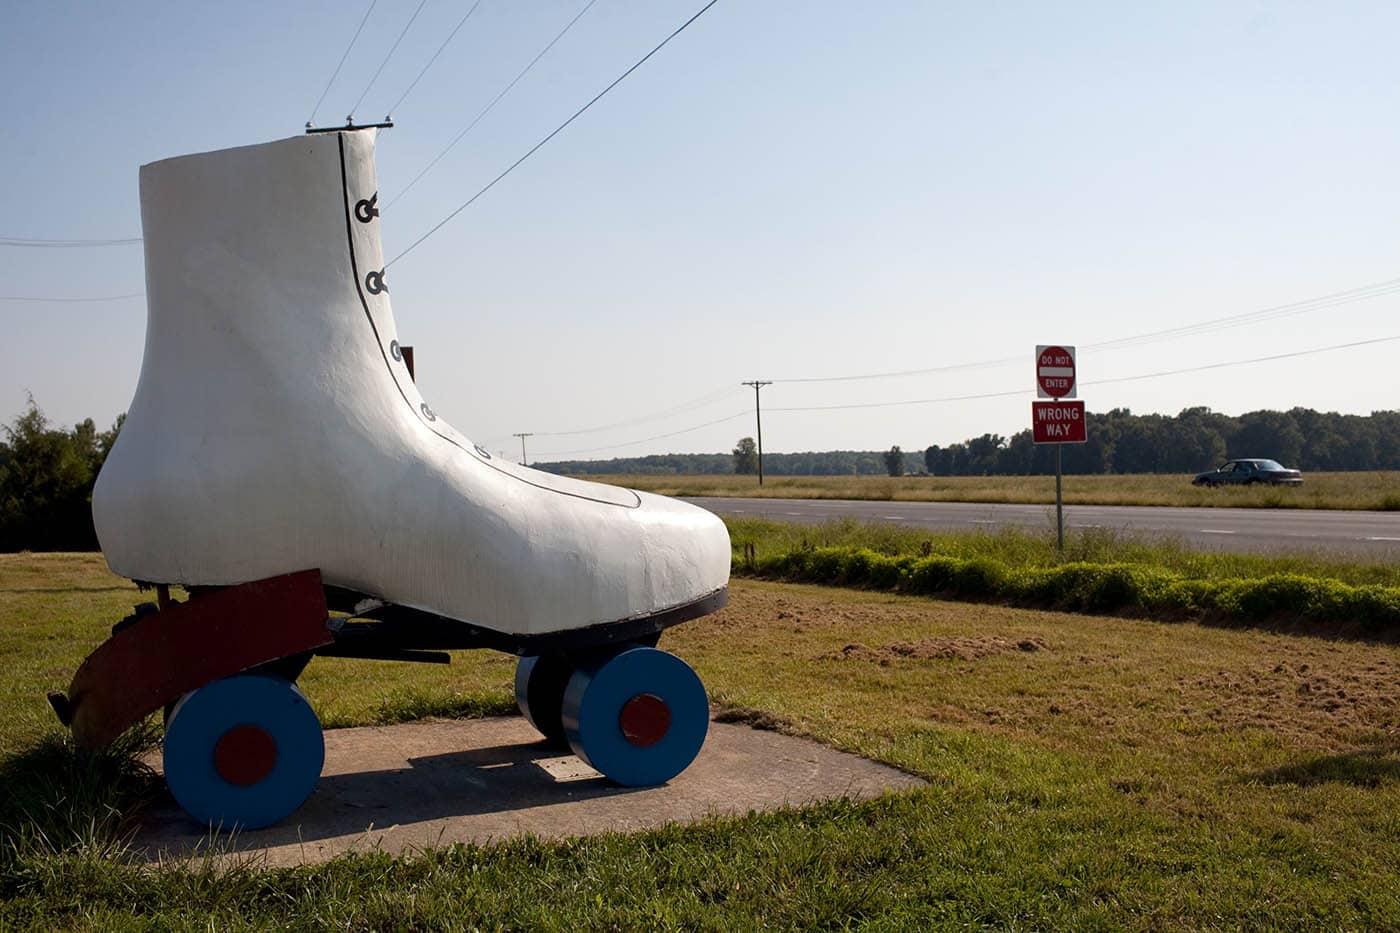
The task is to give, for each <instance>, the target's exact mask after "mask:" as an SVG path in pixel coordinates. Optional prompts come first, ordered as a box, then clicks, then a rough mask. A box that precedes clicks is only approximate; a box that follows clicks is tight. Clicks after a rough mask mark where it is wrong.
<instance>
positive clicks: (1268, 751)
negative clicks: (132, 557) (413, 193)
mask: <svg viewBox="0 0 1400 933" xmlns="http://www.w3.org/2000/svg"><path fill="white" fill-rule="evenodd" d="M137 598H138V597H137V594H136V593H135V590H134V589H133V588H130V587H128V586H126V585H125V584H123V583H122V582H121V581H117V580H114V579H113V578H112V577H110V576H109V575H107V574H106V572H105V570H103V568H102V567H101V565H100V559H99V558H96V557H94V556H68V555H55V556H44V557H30V556H25V555H20V556H11V557H0V658H2V659H3V660H4V662H5V664H6V667H5V670H6V672H7V673H6V677H5V679H4V683H3V684H0V689H3V690H4V691H5V693H4V698H5V700H6V702H4V703H3V704H0V741H3V742H4V751H3V753H2V754H0V757H3V765H0V767H3V769H4V773H3V777H4V780H5V783H4V785H3V787H4V788H5V790H7V791H13V789H14V788H15V787H16V786H24V787H28V788H30V789H32V788H33V787H34V786H36V785H38V784H45V783H47V784H48V785H50V788H49V790H48V794H49V796H48V798H47V800H48V802H49V803H50V804H53V805H54V807H55V808H57V809H58V810H61V808H62V805H63V801H65V800H67V801H68V803H69V804H70V809H69V810H68V811H67V812H64V813H62V815H61V816H55V815H50V816H45V815H44V814H43V813H37V814H36V813H27V814H26V813H23V812H20V811H17V810H16V809H15V808H14V804H15V803H16V801H14V800H10V802H9V804H10V805H9V806H8V807H7V809H6V810H5V811H4V812H5V813H6V814H7V815H8V816H9V819H10V820H11V821H13V820H15V819H16V818H18V819H19V821H20V823H19V825H14V823H13V822H9V823H7V824H6V827H5V828H4V829H3V830H0V847H3V848H2V849H0V928H8V927H26V926H27V927H34V928H41V929H50V928H55V927H62V928H82V929H102V930H111V929H149V928H160V929H195V928H199V929H208V928H217V929H268V928H292V929H311V928H315V929H321V928H326V927H333V928H344V929H357V930H358V929H366V930H368V929H428V928H434V929H435V928H449V929H469V928H478V927H479V928H512V929H580V928H582V929H598V928H605V929H668V928H670V929H679V928H687V929H690V928H707V929H726V930H727V929H761V928H781V929H813V928H841V927H846V926H858V925H859V926H870V927H874V928H877V929H927V928H930V927H940V926H968V925H977V926H993V927H1011V928H1037V929H1040V928H1085V927H1112V928H1121V927H1132V928H1138V929H1154V930H1155V929H1173V928H1191V929H1196V928H1201V927H1240V926H1246V927H1269V928H1296V929H1311V928H1317V927H1319V926H1326V927H1340V928H1372V929H1377V928H1395V927H1397V926H1400V899H1397V891H1400V877H1398V876H1397V875H1398V874H1400V865H1397V858H1396V853H1397V852H1400V738H1397V737H1400V695H1397V690H1400V687H1397V684H1400V648H1397V647H1395V646H1391V645H1377V644H1367V643H1361V642H1333V641H1327V640H1322V639H1315V638H1307V637H1300V636H1291V635H1283V634H1277V633H1271V632H1265V631H1258V630H1250V629H1222V628H1203V627H1200V626H1197V625H1193V624H1163V623H1156V622H1146V621H1134V620H1125V619H1116V618H1106V617H1100V616H1093V615H1085V614H1064V613H1055V612H1039V611H1028V610H1022V609H1015V608H1008V607H1003V606H992V605H981V604H965V603H952V602H946V601H941V600H930V599H924V598H911V597H906V596H897V595H890V594H883V593H872V592H859V591H852V590H841V589H830V588H816V587H809V586H794V585H784V584H773V583H764V582H756V581H746V580H738V581H735V584H734V587H733V598H732V602H731V605H730V607H729V608H727V609H726V610H724V611H723V612H721V613H718V614H716V615H714V616H711V617H708V618H706V619H702V620H697V621H696V622H693V623H689V624H687V625H684V626H681V627H679V628H677V629H675V630H672V631H671V632H668V633H667V635H666V636H665V639H664V640H663V643H662V645H663V647H666V648H668V649H670V650H673V651H675V652H677V653H678V654H680V655H681V656H682V657H685V658H686V659H687V660H688V661H690V662H691V663H692V664H694V665H695V666H696V668H697V670H699V671H700V673H701V675H702V676H703V678H704V679H705V682H706V684H707V686H708V688H709V690H710V693H711V696H712V698H713V699H714V700H715V701H716V702H717V703H719V704H722V705H724V706H726V707H729V708H732V709H736V710H751V711H759V713H757V714H752V715H762V716H763V717H764V718H766V719H767V720H768V721H769V723H770V724H771V725H773V726H775V727H779V728H783V729H786V730H789V731H792V732H795V733H799V734H805V735H810V736H813V737H815V738H817V739H819V740H820V741H823V742H827V743H830V744H833V745H836V746H838V747H842V748H847V749H850V750H852V751H856V752H859V753H861V754H865V755H868V756H870V757H873V758H877V759H880V760H883V761H886V762H889V763H891V764H893V765H896V766H898V767H901V768H904V769H907V770H909V771H911V772H913V773H916V774H919V775H921V776H923V777H925V778H926V779H927V780H928V781H929V782H930V783H929V786H928V787H927V788H926V789H923V790H920V791H917V792H913V793H907V794H901V795H894V796H888V797H885V798H882V799H879V800H876V801H872V802H869V803H863V804H851V803H845V802H834V803H830V804H826V805H822V806H817V807H810V808H804V809H801V810H793V811H785V812H781V813H775V814H763V815H753V816H748V817H743V818H734V819H723V820H711V821H707V822H704V823H701V824H698V825H694V826H678V827H670V828H667V829H663V830H660V831H655V832H648V833H642V834H636V835H609V836H601V837H595V838H590V839H578V840H569V841H564V842H550V843H546V842H541V841H538V840H533V839H517V840H512V841H507V842H503V843H500V844H496V845H491V846H484V847H481V846H459V847H453V848H447V849H442V850H436V851H429V852H427V853H424V854H422V855H419V856H416V857H411V858H399V859H393V858H389V857H388V856H385V855H382V854H367V855H356V856H351V857H346V858H341V859H338V860H336V861H333V862H330V863H328V864H325V865H321V866H305V867H300V868H293V869H278V870H264V869H261V868H259V867H258V866H256V865H255V864H237V863H233V864H231V863H227V862H213V861H195V862H192V863H177V864H165V865H157V866H147V867H138V866H133V865H126V864H122V863H121V862H120V861H119V860H117V859H115V858H114V857H113V856H114V855H116V854H117V853H118V852H119V846H117V845H114V844H113V843H112V838H113V835H114V834H115V833H117V832H118V831H119V829H120V827H122V826H124V825H129V819H130V817H131V815H132V813H131V810H130V808H131V807H132V806H134V805H135V804H137V803H139V801H140V800H141V799H143V797H145V796H147V795H149V794H151V793H154V792H157V791H156V790H155V789H153V788H152V787H151V786H150V785H149V782H148V780H147V779H146V776H144V775H143V774H142V773H141V771H140V769H139V768H133V766H132V765H131V764H130V759H129V758H124V757H122V756H119V755H114V756H108V757H107V758H104V759H100V760H92V761H81V760H79V759H77V758H76V757H75V756H73V755H72V753H71V752H70V751H68V750H67V749H66V748H65V747H64V746H63V745H62V743H61V740H60V738H59V736H60V735H61V733H60V730H59V729H58V727H57V724H56V722H54V721H53V720H52V717H51V714H49V713H48V712H47V710H46V707H45V704H44V701H43V692H44V691H45V690H46V689H49V688H51V687H55V686H60V687H61V686H63V685H65V683H66V679H67V677H68V676H69V674H71V670H72V668H73V667H74V666H75V665H76V663H77V662H78V660H80V659H81V657H82V655H83V654H84V653H85V652H86V651H87V650H89V649H90V648H91V647H93V646H94V645H95V644H96V643H97V642H99V641H100V640H101V638H102V636H103V634H105V629H106V626H107V625H108V624H110V621H111V619H112V618H115V617H118V616H119V615H120V614H121V613H122V612H123V611H124V607H125V606H126V605H127V604H129V603H130V602H133V601H135V600H136V599H137ZM1022 644H1028V645H1031V644H1033V645H1035V646H1036V650H1027V649H1021V648H1018V647H1017V646H1019V645H1022ZM454 660H455V661H458V662H460V663H454V666H453V667H452V668H447V669H444V668H440V667H435V666H423V665H391V664H384V663H376V662H350V661H343V660H340V659H321V660H317V661H315V662H313V664H312V665H311V667H310V668H309V669H308V671H307V675H306V677H305V680H304V682H303V683H304V686H305V688H306V690H307V692H308V695H309V696H310V698H311V700H312V702H313V704H314V705H315V706H316V708H317V709H318V710H319V711H322V712H323V713H324V712H329V713H330V717H329V718H331V719H332V720H333V721H336V722H339V723H342V724H350V723H371V722H388V721H395V720H396V719H399V718H403V717H405V716H411V715H417V714H419V713H421V712H429V713H432V712H447V713H459V714H465V715H475V714H478V713H481V712H492V711H495V710H498V709H500V708H503V707H504V706H505V704H506V703H507V702H508V699H509V679H510V673H511V666H510V663H509V661H508V660H505V661H502V660H495V656H493V655H490V654H488V653H484V652H482V653H461V654H459V655H457V657H456V658H455V659H454ZM141 739H142V737H140V736H137V737H135V738H134V739H133V740H132V742H133V746H132V747H133V748H135V747H140V745H141ZM84 788H87V790H84ZM11 796H13V794H11ZM28 803H29V805H30V806H33V804H34V801H33V798H32V797H31V798H28ZM103 808H111V809H115V811H116V813H117V814H118V816H114V817H110V818H109V819H110V822H108V823H104V824H101V825H98V826H97V827H96V828H84V827H85V826H87V820H88V819H89V818H93V817H98V816H101V811H102V810H103ZM17 813H18V817H16V814H17ZM45 826H48V827H53V826H59V827H63V826H66V827H69V829H68V831H67V836H66V837H63V836H61V835H60V837H59V838H52V839H48V840H47V841H44V840H41V839H40V838H39V836H38V832H37V830H38V829H39V828H41V827H45Z"/></svg>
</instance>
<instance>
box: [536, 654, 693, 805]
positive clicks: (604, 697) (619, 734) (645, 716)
mask: <svg viewBox="0 0 1400 933" xmlns="http://www.w3.org/2000/svg"><path fill="white" fill-rule="evenodd" d="M562 713H563V715H562V719H563V723H564V734H565V735H566V736H567V737H568V740H569V747H570V748H572V749H573V750H574V754H576V755H578V756H579V757H580V758H582V759H583V760H584V761H586V762H588V763H589V764H590V765H592V766H593V767H594V768H595V769H597V770H598V771H600V772H602V774H603V775H604V776H605V777H607V778H609V779H610V780H612V781H615V782H616V783H618V784H622V785H624V786H626V787H646V786H649V785H652V784H664V783H666V782H667V781H669V780H671V778H673V777H675V776H676V775H678V774H680V773H681V772H682V771H684V770H685V769H686V768H687V767H689V766H690V763H691V762H692V761H694V760H695V756H696V755H698V754H699V753H700V746H702V745H704V744H705V735H706V733H707V732H708V731H709V728H710V706H709V701H708V700H707V699H706V697H705V686H704V685H703V684H702V683H700V678H699V677H698V676H697V675H696V673H695V671H693V670H691V669H690V665H689V664H686V663H685V662H684V661H682V660H681V659H680V658H678V657H676V656H675V655H673V654H667V653H666V652H665V651H658V650H657V649H655V648H630V649H628V650H627V651H624V652H622V653H621V654H618V655H615V656H613V657H611V658H609V659H607V660H605V661H602V662H599V663H596V664H591V665H587V666H584V667H581V668H580V669H579V670H577V671H575V672H574V675H573V676H572V677H570V678H569V686H568V688H567V689H566V690H565V691H564V703H563V710H562Z"/></svg>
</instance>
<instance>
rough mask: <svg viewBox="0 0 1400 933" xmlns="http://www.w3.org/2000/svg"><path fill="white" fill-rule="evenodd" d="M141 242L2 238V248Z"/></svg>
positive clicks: (133, 241) (137, 239)
mask: <svg viewBox="0 0 1400 933" xmlns="http://www.w3.org/2000/svg"><path fill="white" fill-rule="evenodd" d="M140 242H141V237H139V236H134V237H127V238H125V239H119V240H40V239H36V238H34V237H24V236H0V246H17V247H26V248H32V249H76V248H78V247H87V246H132V245H134V244H136V243H140Z"/></svg>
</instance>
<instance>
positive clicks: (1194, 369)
mask: <svg viewBox="0 0 1400 933" xmlns="http://www.w3.org/2000/svg"><path fill="white" fill-rule="evenodd" d="M1395 340H1400V334H1396V335H1394V336H1390V337H1373V338H1371V339H1369V340H1355V341H1352V342H1350V343H1338V344H1333V345H1332V346H1328V347H1313V348H1311V349H1307V350H1293V351H1291V352H1288V353H1274V354H1271V355H1269V356H1256V357H1250V358H1249V359H1243V360H1227V361H1225V362H1222V363H1206V364H1203V365H1200V366H1187V367H1183V368H1181V369H1166V370H1162V371H1160V372H1155V373H1140V374H1138V375H1135V376H1116V377H1114V378H1111V379H1094V380H1089V381H1085V382H1081V383H1080V385H1083V386H1096V385H1108V384H1110V383H1115V382H1135V381H1138V380H1141V379H1158V378H1161V377H1163V376H1180V375H1183V374H1186V373H1198V372H1204V371H1206V370H1210V369H1225V368H1227V367H1230V366H1248V365H1251V364H1254V363H1268V362H1272V361H1274V360H1287V359H1293V358H1295V357H1299V356H1312V355H1313V354H1316V353H1331V352H1333V351H1335V350H1348V349H1352V348H1354V347H1364V346H1370V345H1372V344H1379V343H1389V342H1391V341H1395ZM1028 391H1029V390H1028V389H1024V388H1023V389H1010V390H1007V391H1004V392H983V393H978V394H976V395H946V396H943V397H941V398H916V399H903V400H900V401H897V402H860V403H854V404H849V405H807V406H798V407H789V408H769V409H768V410H769V411H839V410H843V409H853V408H895V407H898V406H903V405H933V404H937V403H940V402H968V401H974V400H978V399H988V398H1010V397H1012V396H1017V395H1025V394H1026V393H1027V392H1028Z"/></svg>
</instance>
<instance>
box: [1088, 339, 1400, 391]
mask: <svg viewBox="0 0 1400 933" xmlns="http://www.w3.org/2000/svg"><path fill="white" fill-rule="evenodd" d="M1395 340H1400V334H1395V335H1393V336H1390V337H1372V338H1371V339H1369V340H1353V341H1352V342H1351V343H1337V344H1333V345H1332V346H1330V347H1315V348H1313V349H1311V350H1294V351H1292V352H1291V353H1274V354H1272V355H1270V356H1256V357H1253V358H1251V359H1247V360H1231V361H1229V362H1225V363H1206V364H1204V365H1201V366H1188V367H1186V368H1184V369H1168V370H1163V371H1161V372H1156V373H1143V374H1141V375H1138V376H1116V377H1114V378H1112V379H1095V380H1093V381H1090V382H1084V383H1081V384H1082V385H1086V386H1100V385H1108V384H1109V383H1113V382H1135V381H1137V380H1139V379H1156V378H1157V377H1159V376H1180V375H1182V374H1183V373H1199V372H1205V371H1206V370H1208V369H1224V368H1226V367H1227V366H1247V365H1249V364H1251V363H1270V362H1273V361H1274V360H1289V359H1293V358H1294V357H1299V356H1311V355H1313V354H1314V353H1331V352H1332V351H1333V350H1350V349H1352V348H1354V347H1368V346H1372V345H1374V344H1378V343H1390V342H1391V341H1395Z"/></svg>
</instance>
